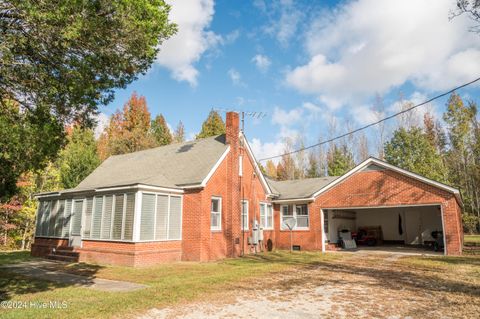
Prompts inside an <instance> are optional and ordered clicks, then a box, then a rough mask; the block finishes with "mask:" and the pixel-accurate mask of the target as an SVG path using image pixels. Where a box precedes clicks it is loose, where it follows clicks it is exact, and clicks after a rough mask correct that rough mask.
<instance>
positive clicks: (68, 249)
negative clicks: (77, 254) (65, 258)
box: [55, 246, 75, 251]
mask: <svg viewBox="0 0 480 319" xmlns="http://www.w3.org/2000/svg"><path fill="white" fill-rule="evenodd" d="M55 249H56V250H62V251H73V250H74V249H75V247H72V246H58V247H56V248H55Z"/></svg>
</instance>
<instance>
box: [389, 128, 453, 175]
mask: <svg viewBox="0 0 480 319" xmlns="http://www.w3.org/2000/svg"><path fill="white" fill-rule="evenodd" d="M385 160H386V161H387V162H388V163H390V164H392V165H395V166H398V167H400V168H403V169H406V170H408V171H411V172H414V173H417V174H420V175H422V176H425V177H427V178H431V179H433V180H437V181H441V182H445V181H446V176H447V174H446V169H445V166H444V165H443V162H442V158H441V156H440V154H439V153H438V152H437V151H436V149H435V147H434V146H432V144H431V143H430V141H429V140H428V137H427V135H426V134H425V133H424V132H423V131H422V129H420V128H418V127H412V128H410V129H409V130H407V129H405V128H404V127H401V128H399V129H397V130H396V131H395V132H394V133H393V136H392V138H391V139H390V141H388V142H387V143H386V144H385Z"/></svg>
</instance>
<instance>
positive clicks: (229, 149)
mask: <svg viewBox="0 0 480 319" xmlns="http://www.w3.org/2000/svg"><path fill="white" fill-rule="evenodd" d="M37 197H38V199H39V201H40V204H39V209H38V212H37V222H36V232H35V242H34V244H33V245H32V255H33V256H48V257H50V258H56V259H64V260H80V261H85V262H98V263H109V264H119V265H129V266H146V265H151V264H156V263H161V262H166V261H176V260H196V261H206V260H215V259H219V258H225V257H236V256H240V255H242V254H248V253H251V252H254V251H256V250H257V251H258V250H267V249H273V248H288V247H289V245H290V232H289V231H288V230H287V229H285V225H284V223H283V222H284V221H285V220H287V219H289V218H292V217H295V218H296V227H295V229H294V231H293V236H292V237H293V245H296V246H298V247H299V248H300V249H305V250H322V251H325V250H327V249H330V248H332V247H333V245H334V244H335V243H336V242H337V241H338V237H337V233H338V230H339V229H340V228H349V229H351V230H355V229H356V227H357V226H358V227H361V226H372V225H377V226H381V227H382V229H383V237H384V240H385V241H392V242H396V243H402V244H413V245H422V244H424V243H425V242H427V241H428V236H427V235H429V233H430V232H431V231H435V230H440V231H442V230H443V234H444V240H445V243H446V245H445V246H446V248H445V253H446V254H448V255H457V254H461V248H462V241H463V233H462V228H461V199H460V197H459V192H458V190H456V189H453V188H451V187H449V186H447V185H444V184H441V183H438V182H435V181H432V180H429V179H426V178H424V177H422V176H419V175H417V174H413V173H411V172H407V171H405V170H402V169H399V168H398V167H394V166H392V165H389V164H387V163H385V162H382V161H380V160H377V159H374V158H370V159H368V160H366V161H364V162H363V163H361V164H359V165H358V166H357V167H355V168H354V169H352V170H351V171H350V172H348V173H347V174H345V175H343V176H340V177H323V178H314V179H306V180H301V181H283V182H277V181H271V180H268V179H267V178H266V177H265V176H264V175H263V174H262V172H261V170H260V169H259V166H258V165H257V162H256V160H255V158H254V156H253V153H252V151H251V149H250V146H249V145H248V142H247V140H246V138H245V137H244V136H243V134H242V133H241V132H240V131H239V118H238V114H237V113H234V112H229V113H227V118H226V133H225V134H224V135H220V136H216V137H211V138H206V139H202V140H197V141H190V142H185V143H180V144H172V145H167V146H162V147H158V148H154V149H149V150H144V151H140V152H135V153H130V154H124V155H117V156H112V157H110V158H108V159H107V160H106V161H104V162H103V163H102V164H101V165H100V166H99V167H98V168H97V169H96V170H95V171H94V172H92V174H90V175H89V176H88V177H87V178H86V179H85V180H83V181H82V182H81V183H80V184H79V185H78V186H77V187H76V188H74V189H68V190H62V191H58V192H50V193H42V194H38V196H37ZM255 229H261V230H262V231H254V230H255ZM258 237H259V238H258ZM258 239H259V240H260V241H258V242H257V240H258ZM257 243H258V244H257Z"/></svg>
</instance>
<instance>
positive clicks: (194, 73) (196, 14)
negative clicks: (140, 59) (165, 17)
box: [157, 0, 222, 86]
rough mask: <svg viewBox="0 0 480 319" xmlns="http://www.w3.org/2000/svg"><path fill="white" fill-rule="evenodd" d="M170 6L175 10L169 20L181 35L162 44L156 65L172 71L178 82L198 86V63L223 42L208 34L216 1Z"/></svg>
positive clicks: (186, 1)
mask: <svg viewBox="0 0 480 319" xmlns="http://www.w3.org/2000/svg"><path fill="white" fill-rule="evenodd" d="M167 2H168V3H169V4H170V5H171V6H172V9H171V12H170V19H171V21H173V22H175V23H177V25H178V32H177V34H175V35H174V36H173V37H172V38H170V39H168V40H167V41H165V42H164V43H163V44H162V46H161V48H160V52H159V54H158V56H157V62H158V63H159V64H160V65H162V66H164V67H166V68H167V69H169V70H170V71H171V72H172V77H173V78H174V79H175V80H177V81H187V82H188V83H189V84H190V85H191V86H195V85H197V78H198V75H199V72H198V70H197V68H196V67H195V63H196V62H198V61H199V60H200V58H201V57H202V54H203V53H205V51H207V50H208V49H211V48H214V47H215V46H217V45H218V44H219V43H221V42H222V38H221V36H219V35H218V34H215V33H214V32H212V31H210V30H208V28H209V26H210V23H211V21H212V18H213V14H214V1H213V0H182V1H172V0H169V1H167Z"/></svg>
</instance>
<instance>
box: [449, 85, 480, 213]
mask: <svg viewBox="0 0 480 319" xmlns="http://www.w3.org/2000/svg"><path fill="white" fill-rule="evenodd" d="M476 116H477V108H476V105H475V104H474V103H470V104H469V105H468V106H467V105H465V103H464V102H463V100H462V98H461V97H460V96H459V95H458V94H456V93H452V95H451V96H450V98H449V100H448V102H447V111H446V112H445V113H444V114H443V119H444V121H445V123H446V126H447V129H448V142H449V143H448V144H449V145H448V146H449V149H448V152H447V154H446V163H447V166H448V170H449V177H450V182H451V183H453V185H455V186H456V187H457V188H459V189H460V191H461V193H462V197H463V200H464V204H465V212H466V213H468V214H476V215H477V216H480V207H479V206H480V194H479V189H478V185H479V181H478V180H477V179H476V168H477V166H476V163H475V154H474V153H475V152H474V144H475V134H474V131H475V130H474V127H475V122H476ZM477 198H479V200H477Z"/></svg>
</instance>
